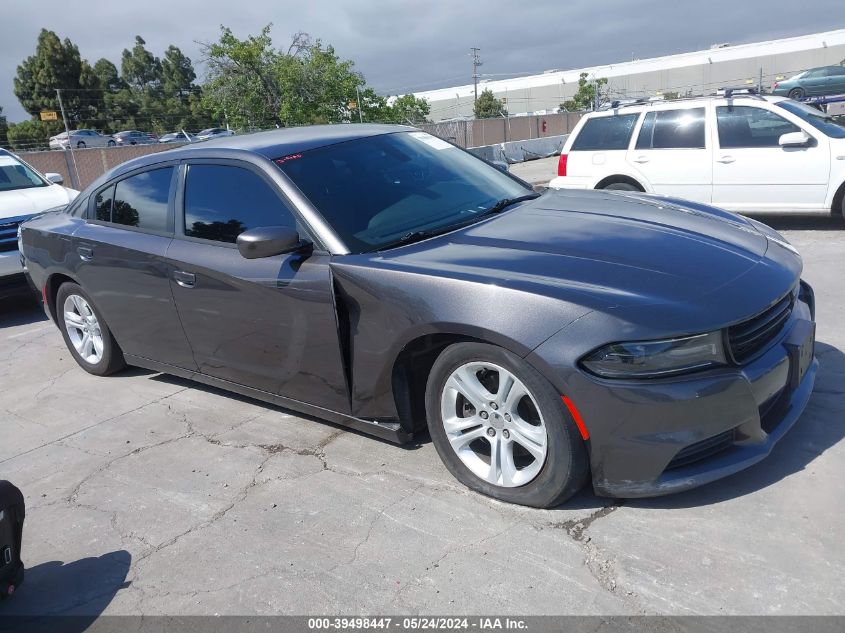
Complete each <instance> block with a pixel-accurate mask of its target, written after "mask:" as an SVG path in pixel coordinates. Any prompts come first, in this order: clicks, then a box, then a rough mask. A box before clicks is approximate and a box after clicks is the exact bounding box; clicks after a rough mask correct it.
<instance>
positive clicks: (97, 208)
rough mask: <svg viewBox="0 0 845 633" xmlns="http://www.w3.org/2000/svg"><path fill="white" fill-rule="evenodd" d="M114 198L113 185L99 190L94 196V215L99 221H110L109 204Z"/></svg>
mask: <svg viewBox="0 0 845 633" xmlns="http://www.w3.org/2000/svg"><path fill="white" fill-rule="evenodd" d="M113 198H114V185H112V186H111V187H107V188H106V189H103V190H102V191H100V192H99V193H98V194H97V195H96V196H95V197H94V217H96V218H97V219H98V220H99V221H100V222H111V205H112V199H113Z"/></svg>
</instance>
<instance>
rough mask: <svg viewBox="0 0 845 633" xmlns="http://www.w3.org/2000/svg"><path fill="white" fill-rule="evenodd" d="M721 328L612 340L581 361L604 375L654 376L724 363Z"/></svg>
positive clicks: (591, 369)
mask: <svg viewBox="0 0 845 633" xmlns="http://www.w3.org/2000/svg"><path fill="white" fill-rule="evenodd" d="M726 362H727V361H726V359H725V346H724V343H723V339H722V333H721V332H710V333H709V334H698V335H696V336H685V337H683V338H672V339H665V340H662V341H634V342H629V343H611V344H610V345H605V346H604V347H602V348H601V349H598V350H596V351H595V352H592V353H591V354H589V355H588V356H585V357H584V359H583V360H582V361H581V364H582V365H583V366H584V368H585V369H587V370H588V371H590V372H592V373H594V374H596V375H597V376H602V377H603V378H650V377H655V376H667V375H671V374H679V373H684V372H689V371H693V370H696V369H704V368H705V367H710V366H713V365H724V364H725V363H726Z"/></svg>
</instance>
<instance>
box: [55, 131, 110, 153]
mask: <svg viewBox="0 0 845 633" xmlns="http://www.w3.org/2000/svg"><path fill="white" fill-rule="evenodd" d="M115 145H117V141H115V140H114V139H113V138H112V137H111V136H104V135H102V134H100V133H99V132H97V131H95V130H73V131H72V132H71V133H70V142H68V135H67V132H62V133H61V134H56V136H51V137H50V149H68V147H75V148H77V149H84V148H86V147H113V146H115Z"/></svg>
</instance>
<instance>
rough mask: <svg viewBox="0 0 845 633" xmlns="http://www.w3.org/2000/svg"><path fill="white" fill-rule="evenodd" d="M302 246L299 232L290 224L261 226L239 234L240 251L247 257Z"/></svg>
mask: <svg viewBox="0 0 845 633" xmlns="http://www.w3.org/2000/svg"><path fill="white" fill-rule="evenodd" d="M302 246H303V243H302V240H300V239H299V233H297V231H296V229H294V228H292V227H290V226H260V227H257V228H254V229H249V230H248V231H244V232H243V233H241V234H240V235H238V251H240V253H241V255H242V256H243V257H245V258H247V259H259V258H261V257H273V256H274V255H281V254H282V253H291V252H293V251H296V250H299V249H300V248H302Z"/></svg>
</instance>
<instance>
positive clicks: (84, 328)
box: [64, 294, 103, 365]
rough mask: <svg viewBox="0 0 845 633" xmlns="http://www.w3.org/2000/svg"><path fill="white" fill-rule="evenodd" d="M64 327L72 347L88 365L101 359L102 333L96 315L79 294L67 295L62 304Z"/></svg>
mask: <svg viewBox="0 0 845 633" xmlns="http://www.w3.org/2000/svg"><path fill="white" fill-rule="evenodd" d="M64 317H65V328H66V329H67V335H68V338H69V339H70V342H71V344H72V345H73V348H74V349H75V350H76V352H77V353H78V354H79V356H80V358H82V360H84V361H85V362H86V363H88V364H90V365H96V364H97V363H99V362H100V361H101V360H102V359H103V333H102V330H101V329H100V323H99V322H98V321H97V316H96V315H95V314H94V311H93V310H92V309H91V306H90V305H88V302H87V301H86V300H85V299H84V298H82V297H80V296H79V295H74V294H71V295H68V297H67V299H65V304H64Z"/></svg>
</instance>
